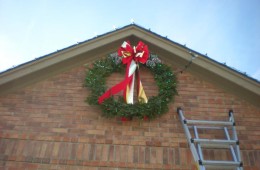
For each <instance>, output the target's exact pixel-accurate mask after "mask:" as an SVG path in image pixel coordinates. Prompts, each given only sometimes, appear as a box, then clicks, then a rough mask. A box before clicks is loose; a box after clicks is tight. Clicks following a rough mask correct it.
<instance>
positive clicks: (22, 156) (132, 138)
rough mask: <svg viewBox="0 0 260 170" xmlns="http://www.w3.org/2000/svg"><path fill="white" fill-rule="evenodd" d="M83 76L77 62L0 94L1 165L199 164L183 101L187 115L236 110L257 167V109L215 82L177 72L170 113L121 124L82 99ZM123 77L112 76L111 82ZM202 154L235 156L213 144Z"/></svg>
mask: <svg viewBox="0 0 260 170" xmlns="http://www.w3.org/2000/svg"><path fill="white" fill-rule="evenodd" d="M141 74H142V80H143V84H144V88H145V90H146V92H147V95H148V96H151V95H156V92H157V87H156V86H155V85H154V83H153V82H154V81H153V76H152V75H151V74H150V73H149V71H147V70H142V73H141ZM84 77H85V68H84V67H79V68H75V69H73V70H70V71H67V72H65V73H62V74H59V75H57V76H55V77H52V78H49V79H47V80H44V81H42V82H38V83H36V84H33V85H31V86H29V87H26V88H24V89H22V90H19V91H17V92H13V93H10V94H8V95H3V96H0V169H8V170H9V169H38V170H45V169H90V170H91V169H93V170H103V169H104V170H110V169H111V170H112V169H116V168H118V169H122V170H123V169H146V168H147V169H184V170H185V169H187V170H188V169H195V165H194V164H193V158H192V156H191V153H190V150H189V148H188V145H187V142H186V138H185V135H184V132H183V129H182V126H181V124H180V120H179V117H178V116H177V114H176V108H177V107H178V106H181V107H183V108H184V111H185V115H186V116H187V117H188V118H194V119H196V118H203V119H212V120H224V119H227V113H228V110H229V109H233V110H234V115H235V119H236V122H237V131H238V137H239V139H240V147H241V153H242V157H243V161H244V166H245V169H250V170H254V169H260V142H259V141H260V109H259V108H257V107H254V106H252V105H251V104H250V103H247V102H246V101H243V100H241V99H239V98H237V97H236V96H234V95H232V94H229V93H226V92H225V91H223V90H222V89H220V88H218V87H216V86H214V84H210V83H208V82H206V81H204V80H202V79H199V78H198V77H195V76H193V75H192V74H190V73H188V72H185V73H183V74H179V75H178V80H179V87H178V91H179V96H177V97H176V98H175V103H174V104H171V105H170V106H169V107H170V110H169V112H168V113H167V114H165V115H163V116H162V117H160V118H157V119H155V120H152V121H144V122H143V121H138V120H133V121H129V122H121V121H119V120H117V119H106V118H103V117H101V116H100V115H101V111H100V110H99V108H98V107H96V106H89V105H88V104H86V103H85V102H84V100H85V98H86V96H87V95H88V90H87V89H86V88H83V86H82V85H83V82H84ZM122 77H123V76H122V75H120V74H114V75H113V76H111V77H110V78H109V80H108V82H107V84H108V85H109V86H111V85H112V84H115V83H116V82H118V81H120V80H121V79H122ZM213 134H214V133H213ZM202 135H204V136H205V135H206V136H207V135H209V134H207V133H204V134H202ZM214 135H218V134H216V133H215V134H214ZM214 135H213V136H214ZM205 155H206V156H208V157H211V158H214V157H215V158H217V157H221V158H225V157H230V156H228V155H226V153H225V152H223V153H221V154H220V153H219V152H217V151H211V150H208V151H207V150H206V151H205ZM220 155H221V156H220Z"/></svg>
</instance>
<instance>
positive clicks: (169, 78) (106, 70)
mask: <svg viewBox="0 0 260 170" xmlns="http://www.w3.org/2000/svg"><path fill="white" fill-rule="evenodd" d="M121 62H122V58H121V57H119V56H118V55H117V53H113V54H110V55H108V57H106V58H104V59H100V60H98V61H96V62H94V63H93V65H92V67H91V68H88V71H87V73H86V78H85V87H87V88H89V89H90V95H89V96H88V97H87V99H86V102H87V103H89V104H90V105H99V106H100V107H101V109H102V111H103V114H102V115H103V116H105V117H107V118H112V117H121V120H122V121H126V120H131V119H132V118H134V117H136V118H138V119H141V120H147V119H154V118H155V117H157V116H160V115H162V114H163V113H166V112H167V111H168V104H169V102H170V101H172V100H173V99H174V95H176V94H177V79H176V76H175V74H174V73H173V72H172V71H171V68H170V67H169V66H167V65H165V64H163V63H162V62H161V60H160V59H159V58H158V56H157V55H155V54H150V56H149V58H148V60H147V62H146V64H141V63H139V65H140V66H143V67H146V68H148V69H149V70H150V71H151V72H152V74H153V75H154V79H155V82H156V84H157V86H158V88H159V92H158V95H157V96H152V97H150V98H149V100H148V102H147V103H142V102H141V103H140V102H136V103H134V104H127V103H125V101H124V99H123V97H121V96H119V98H118V99H115V98H114V97H113V96H112V97H110V98H108V99H106V100H105V101H104V102H103V103H102V104H98V98H99V97H100V96H101V95H102V94H103V93H104V92H105V91H106V89H107V87H106V78H107V77H108V76H110V75H111V74H112V73H114V72H123V71H124V70H125V65H123V64H121Z"/></svg>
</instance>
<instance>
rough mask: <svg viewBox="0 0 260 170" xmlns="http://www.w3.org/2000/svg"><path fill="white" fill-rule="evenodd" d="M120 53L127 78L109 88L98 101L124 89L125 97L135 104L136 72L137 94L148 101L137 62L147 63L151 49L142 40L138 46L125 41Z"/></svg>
mask: <svg viewBox="0 0 260 170" xmlns="http://www.w3.org/2000/svg"><path fill="white" fill-rule="evenodd" d="M118 55H119V56H120V57H122V62H123V64H126V73H125V79H124V80H123V81H122V82H120V83H118V84H117V85H115V86H113V87H112V88H110V89H109V90H107V91H106V92H105V93H104V94H103V95H102V96H100V97H99V99H98V103H99V104H101V103H102V102H103V101H104V100H105V99H107V98H109V97H110V96H111V95H114V94H116V93H118V92H120V91H122V90H124V98H125V101H126V103H129V104H130V103H131V104H133V87H134V79H135V73H136V75H137V81H138V84H137V93H138V94H137V95H138V99H139V101H143V102H146V103H147V97H146V95H145V93H144V90H143V86H142V83H141V80H140V75H139V70H138V65H137V63H142V64H145V63H146V61H147V59H148V57H149V51H148V47H147V45H145V44H144V43H143V42H142V41H139V43H138V44H137V46H136V47H135V46H134V47H133V48H132V47H131V45H130V42H129V41H128V42H126V41H125V42H123V44H122V45H121V47H120V48H119V49H118Z"/></svg>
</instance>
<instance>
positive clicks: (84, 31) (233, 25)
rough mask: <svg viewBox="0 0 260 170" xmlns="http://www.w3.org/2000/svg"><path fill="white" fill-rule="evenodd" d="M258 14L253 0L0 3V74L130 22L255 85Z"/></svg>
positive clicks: (259, 69) (259, 72)
mask: <svg viewBox="0 0 260 170" xmlns="http://www.w3.org/2000/svg"><path fill="white" fill-rule="evenodd" d="M259 9H260V1H259V0H250V1H248V0H128V1H119V0H95V1H93V0H81V1H80V0H55V1H53V0H37V1H35V0H0V72H1V71H4V70H6V69H8V68H10V67H13V66H15V65H19V64H22V63H24V62H26V61H30V60H33V59H34V58H37V57H40V56H43V55H46V54H48V53H51V52H54V51H56V50H58V49H62V48H65V47H67V46H70V45H73V44H75V43H77V42H80V41H84V40H87V39H90V38H92V37H94V36H95V34H98V35H99V34H104V33H106V32H108V31H111V30H112V29H113V26H116V27H122V26H125V25H128V24H130V22H131V19H132V18H133V19H134V20H135V23H136V24H138V25H141V26H142V27H144V28H147V29H148V28H150V29H151V30H152V31H153V32H156V33H158V34H160V35H162V36H167V37H168V38H169V39H171V40H173V41H175V42H178V43H180V44H186V46H187V47H189V48H191V49H193V50H195V51H197V52H200V53H202V54H206V53H207V54H208V56H209V57H210V58H213V59H214V60H217V61H219V62H221V63H226V64H227V65H228V66H231V67H234V68H236V69H237V70H240V71H241V72H246V73H247V75H249V76H251V77H253V78H256V79H258V80H260V19H259V18H260V10H259Z"/></svg>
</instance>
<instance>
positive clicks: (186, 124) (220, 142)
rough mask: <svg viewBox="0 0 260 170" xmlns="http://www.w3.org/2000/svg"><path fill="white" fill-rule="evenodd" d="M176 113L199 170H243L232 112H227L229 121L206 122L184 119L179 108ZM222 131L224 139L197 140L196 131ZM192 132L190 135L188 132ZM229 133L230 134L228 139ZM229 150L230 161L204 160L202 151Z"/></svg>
mask: <svg viewBox="0 0 260 170" xmlns="http://www.w3.org/2000/svg"><path fill="white" fill-rule="evenodd" d="M177 112H178V114H179V116H180V120H181V123H182V126H183V128H184V132H185V135H186V138H187V140H188V143H189V146H190V150H191V153H192V155H193V158H194V160H195V162H196V164H197V167H198V169H199V170H206V169H212V168H213V169H235V170H243V163H242V161H241V156H240V149H239V140H238V138H237V133H236V127H235V126H236V124H235V120H234V117H233V111H232V110H230V111H229V121H207V120H188V119H186V118H185V117H184V114H183V111H182V109H181V108H180V107H179V108H178V109H177ZM199 129H202V130H224V133H225V137H226V139H203V138H199V134H198V130H199ZM191 130H193V132H194V134H193V135H192V134H191V133H190V131H191ZM229 131H231V132H232V136H231V137H230V133H229ZM204 148H210V149H214V150H216V149H229V151H230V152H231V155H232V159H233V160H232V161H230V160H205V159H204V156H203V149H204Z"/></svg>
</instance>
